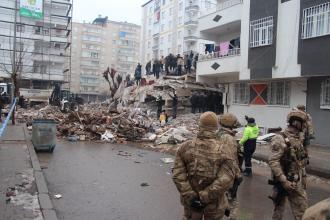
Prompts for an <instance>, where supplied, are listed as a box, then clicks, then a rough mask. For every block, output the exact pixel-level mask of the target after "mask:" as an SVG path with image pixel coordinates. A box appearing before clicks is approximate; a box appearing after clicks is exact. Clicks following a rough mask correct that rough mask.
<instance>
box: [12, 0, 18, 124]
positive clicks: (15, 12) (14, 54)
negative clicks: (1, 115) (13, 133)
mask: <svg viewBox="0 0 330 220" xmlns="http://www.w3.org/2000/svg"><path fill="white" fill-rule="evenodd" d="M16 30H17V0H15V8H14V41H13V58H12V73H11V74H12V75H11V80H12V84H11V99H12V103H14V102H13V101H14V99H15V98H16V97H15V96H16V94H15V91H16V88H15V86H16V85H15V84H16V82H15V81H16V80H15V79H16V77H17V76H16V74H17V71H16V70H17V69H16V52H17V51H16ZM11 120H12V124H13V125H14V124H15V109H14V111H13V115H12V117H11Z"/></svg>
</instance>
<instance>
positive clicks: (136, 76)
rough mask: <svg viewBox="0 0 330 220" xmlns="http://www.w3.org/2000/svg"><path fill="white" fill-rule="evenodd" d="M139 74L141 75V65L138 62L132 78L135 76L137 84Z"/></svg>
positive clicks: (138, 83)
mask: <svg viewBox="0 0 330 220" xmlns="http://www.w3.org/2000/svg"><path fill="white" fill-rule="evenodd" d="M141 76H142V66H141V64H140V63H138V65H137V66H136V68H135V73H134V78H135V81H136V85H137V86H138V85H140V82H141Z"/></svg>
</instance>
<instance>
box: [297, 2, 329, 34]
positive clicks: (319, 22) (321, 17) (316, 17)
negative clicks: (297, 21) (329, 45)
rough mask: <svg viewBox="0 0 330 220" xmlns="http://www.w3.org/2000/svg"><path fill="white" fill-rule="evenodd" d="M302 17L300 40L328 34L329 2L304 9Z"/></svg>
mask: <svg viewBox="0 0 330 220" xmlns="http://www.w3.org/2000/svg"><path fill="white" fill-rule="evenodd" d="M302 17H303V18H302V19H303V20H302V32H301V34H302V36H301V38H302V39H306V38H311V37H319V36H323V35H328V34H330V2H328V3H325V4H321V5H317V6H313V7H310V8H306V9H304V10H303V16H302Z"/></svg>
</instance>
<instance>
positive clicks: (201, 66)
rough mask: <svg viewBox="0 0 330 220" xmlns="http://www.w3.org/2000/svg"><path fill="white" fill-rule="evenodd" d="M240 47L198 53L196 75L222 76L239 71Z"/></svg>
mask: <svg viewBox="0 0 330 220" xmlns="http://www.w3.org/2000/svg"><path fill="white" fill-rule="evenodd" d="M240 54H241V49H240V48H235V49H231V50H228V51H226V52H225V51H223V52H214V53H212V54H206V55H200V56H199V61H198V64H197V75H198V76H224V75H228V74H232V73H239V71H240Z"/></svg>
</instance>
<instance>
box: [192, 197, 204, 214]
mask: <svg viewBox="0 0 330 220" xmlns="http://www.w3.org/2000/svg"><path fill="white" fill-rule="evenodd" d="M190 207H191V208H192V209H193V210H195V211H197V212H201V211H202V210H203V208H204V205H203V204H202V202H201V200H200V199H199V198H196V197H195V198H193V199H192V200H191V202H190Z"/></svg>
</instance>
